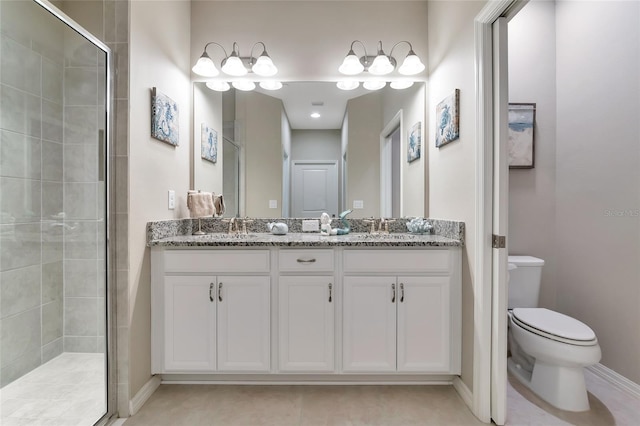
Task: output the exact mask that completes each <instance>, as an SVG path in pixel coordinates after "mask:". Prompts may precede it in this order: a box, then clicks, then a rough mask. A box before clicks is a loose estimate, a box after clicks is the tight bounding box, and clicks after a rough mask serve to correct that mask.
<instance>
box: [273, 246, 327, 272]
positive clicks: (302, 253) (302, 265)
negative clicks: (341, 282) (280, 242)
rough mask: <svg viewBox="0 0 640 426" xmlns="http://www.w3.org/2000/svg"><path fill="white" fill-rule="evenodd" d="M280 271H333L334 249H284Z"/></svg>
mask: <svg viewBox="0 0 640 426" xmlns="http://www.w3.org/2000/svg"><path fill="white" fill-rule="evenodd" d="M278 264H279V266H280V272H303V271H313V272H317V271H333V250H312V249H310V250H306V249H304V250H282V251H280V256H279V259H278Z"/></svg>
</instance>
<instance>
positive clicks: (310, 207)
mask: <svg viewBox="0 0 640 426" xmlns="http://www.w3.org/2000/svg"><path fill="white" fill-rule="evenodd" d="M291 192H292V196H291V216H292V217H320V214H322V213H323V212H326V213H329V215H330V216H331V215H335V216H338V213H339V212H338V194H339V192H338V163H337V162H336V161H294V162H293V176H292V178H291Z"/></svg>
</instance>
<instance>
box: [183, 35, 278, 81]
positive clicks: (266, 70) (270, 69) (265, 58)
mask: <svg viewBox="0 0 640 426" xmlns="http://www.w3.org/2000/svg"><path fill="white" fill-rule="evenodd" d="M212 44H213V45H216V46H218V47H220V48H221V49H222V51H223V52H224V59H223V60H222V62H221V64H220V68H221V69H222V72H224V73H225V74H228V75H231V76H234V77H241V76H243V75H246V74H247V73H249V70H251V72H253V73H254V74H256V75H259V76H262V77H271V76H274V75H276V74H277V73H278V68H277V67H276V66H275V65H274V63H273V60H272V59H271V57H270V56H269V54H268V53H267V47H266V46H265V44H264V43H263V42H261V41H259V42H257V43H255V44H254V45H253V47H252V48H251V52H250V54H249V56H248V57H243V56H240V49H239V47H238V43H236V42H235V41H234V42H233V46H232V51H231V54H230V55H229V54H227V51H226V50H225V48H224V47H223V46H222V45H221V44H220V43H216V42H215V41H210V42H209V43H207V44H205V46H204V51H203V52H202V55H200V58H199V59H198V61H197V62H196V64H195V65H194V66H193V68H191V69H192V70H193V72H194V73H195V74H198V75H200V76H203V77H216V76H217V75H218V74H220V71H219V70H218V68H216V66H215V64H214V63H213V60H212V59H211V57H210V56H209V54H208V53H207V47H209V46H210V45H212ZM258 45H260V46H261V47H262V53H261V54H260V56H258V57H257V58H256V57H255V56H254V55H253V51H254V49H255V48H256V46H258Z"/></svg>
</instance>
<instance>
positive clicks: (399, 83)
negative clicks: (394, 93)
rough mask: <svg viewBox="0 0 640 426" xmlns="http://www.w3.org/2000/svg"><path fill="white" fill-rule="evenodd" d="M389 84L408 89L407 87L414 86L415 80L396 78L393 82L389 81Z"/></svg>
mask: <svg viewBox="0 0 640 426" xmlns="http://www.w3.org/2000/svg"><path fill="white" fill-rule="evenodd" d="M389 86H391V88H392V89H396V90H401V89H407V88H409V87H411V86H413V81H411V80H395V81H392V82H391V83H389Z"/></svg>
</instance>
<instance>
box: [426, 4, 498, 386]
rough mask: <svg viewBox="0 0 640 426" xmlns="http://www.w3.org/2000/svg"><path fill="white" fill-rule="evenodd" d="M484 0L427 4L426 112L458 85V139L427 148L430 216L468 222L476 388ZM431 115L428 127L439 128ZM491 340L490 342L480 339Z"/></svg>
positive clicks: (469, 366) (465, 317)
mask: <svg viewBox="0 0 640 426" xmlns="http://www.w3.org/2000/svg"><path fill="white" fill-rule="evenodd" d="M484 5H485V2H483V1H456V2H448V1H447V2H445V1H432V2H429V21H428V24H427V27H428V29H429V61H428V62H429V65H428V66H429V98H428V99H429V100H428V103H427V105H428V106H427V109H428V111H435V107H436V105H437V104H438V103H439V102H440V101H441V100H442V99H443V98H445V97H446V96H448V95H449V94H450V93H451V92H452V91H453V90H454V89H456V88H457V89H460V139H459V140H457V141H454V142H451V143H449V144H447V145H445V146H443V147H442V148H435V137H434V132H432V131H429V132H428V135H427V136H426V137H425V139H426V140H427V141H428V146H429V217H433V218H443V219H450V220H460V221H463V222H465V224H466V241H465V247H464V250H463V255H462V380H463V381H464V383H465V384H466V385H467V387H469V389H473V345H474V342H475V337H474V326H473V323H474V309H473V295H474V287H473V285H474V274H473V259H474V255H475V249H476V244H477V242H476V240H475V230H476V223H475V149H476V143H477V140H476V134H475V116H476V108H475V76H474V31H473V30H474V23H473V21H474V19H475V17H476V16H477V15H478V13H479V12H480V10H481V9H482V8H483V7H484ZM434 120H435V117H434V115H433V114H431V115H430V116H429V129H433V128H435V121H434ZM482 343H484V344H487V343H486V342H482Z"/></svg>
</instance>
